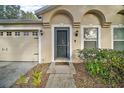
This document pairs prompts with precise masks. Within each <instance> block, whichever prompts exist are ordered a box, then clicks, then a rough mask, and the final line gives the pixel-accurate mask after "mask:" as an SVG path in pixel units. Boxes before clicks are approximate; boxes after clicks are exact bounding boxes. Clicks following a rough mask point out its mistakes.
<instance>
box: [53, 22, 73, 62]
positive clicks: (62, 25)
mask: <svg viewBox="0 0 124 93" xmlns="http://www.w3.org/2000/svg"><path fill="white" fill-rule="evenodd" d="M55 27H69V29H70V59H69V62H72V25H70V24H69V25H68V24H66V25H65V24H54V25H52V29H51V33H52V39H51V42H52V58H51V60H52V62H55V60H54V28H55Z"/></svg>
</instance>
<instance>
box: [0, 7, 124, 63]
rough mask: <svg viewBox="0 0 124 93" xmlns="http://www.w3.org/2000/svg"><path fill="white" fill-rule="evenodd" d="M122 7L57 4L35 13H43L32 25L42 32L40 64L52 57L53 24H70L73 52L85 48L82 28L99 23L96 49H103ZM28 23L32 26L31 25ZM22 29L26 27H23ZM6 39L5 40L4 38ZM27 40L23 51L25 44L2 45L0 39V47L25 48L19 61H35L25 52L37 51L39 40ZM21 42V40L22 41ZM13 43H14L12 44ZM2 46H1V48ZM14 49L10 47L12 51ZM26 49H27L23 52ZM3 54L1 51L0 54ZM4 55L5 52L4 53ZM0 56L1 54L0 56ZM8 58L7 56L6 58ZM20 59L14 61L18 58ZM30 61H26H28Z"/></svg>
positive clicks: (108, 43) (123, 20)
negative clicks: (47, 9) (38, 22)
mask: <svg viewBox="0 0 124 93" xmlns="http://www.w3.org/2000/svg"><path fill="white" fill-rule="evenodd" d="M121 10H123V11H124V6H121V5H103V6H102V5H91V6H89V5H61V6H58V7H56V8H54V9H51V10H49V11H46V12H42V13H40V11H39V13H38V15H37V16H42V24H40V25H34V28H35V27H36V26H37V27H39V28H40V29H42V31H43V35H42V36H41V40H40V42H41V51H39V52H41V56H40V57H39V56H38V55H37V56H38V57H39V58H40V59H41V62H42V63H49V62H52V61H53V60H52V59H53V53H52V50H53V46H52V44H53V41H52V38H53V36H52V32H53V29H52V28H53V26H54V25H60V26H61V27H62V26H63V27H64V26H65V25H69V26H70V29H71V30H70V31H71V33H72V34H71V35H70V36H71V43H72V45H71V46H70V47H71V48H70V49H72V54H73V52H74V51H75V50H76V49H82V46H83V47H84V43H82V42H83V40H82V39H83V38H82V33H83V27H85V26H88V27H94V26H98V27H99V28H100V30H98V31H99V33H100V34H99V45H100V47H99V48H102V49H104V48H105V49H112V47H113V45H112V42H113V41H112V31H111V30H112V29H113V28H112V26H113V25H124V15H123V13H119V12H120V11H121ZM30 26H31V25H30ZM21 27H26V26H25V25H21ZM24 29H25V28H24ZM76 31H77V33H78V36H75V33H76ZM2 38H3V37H0V40H2ZM4 38H6V39H7V38H8V40H7V42H15V43H14V44H19V43H22V44H24V43H25V44H27V42H26V41H24V38H23V37H21V39H20V40H21V41H18V40H13V39H11V41H9V40H10V39H9V37H4ZM4 40H5V39H4ZM28 40H29V41H30V44H29V45H28V46H27V47H30V48H28V49H29V50H31V51H30V52H28V50H25V49H26V48H27V47H24V48H23V49H22V50H20V49H16V48H14V47H17V46H16V45H15V46H10V45H6V44H3V42H6V41H0V43H1V44H3V46H2V47H4V46H8V47H12V48H14V49H15V51H23V50H25V53H24V57H23V58H21V60H22V61H23V60H27V59H26V58H28V57H29V59H30V60H31V61H34V60H35V61H38V59H36V57H35V58H34V59H32V58H33V57H34V55H30V56H29V55H28V56H27V54H28V53H29V54H32V53H34V52H36V51H38V49H39V48H38V45H37V44H39V43H38V41H36V40H35V41H34V39H33V38H29V39H27V41H28ZM23 41H24V42H23ZM12 45H13V44H12ZM2 47H1V48H2ZM12 51H13V50H12ZM26 51H27V52H26ZM1 55H3V53H1ZM4 55H6V54H4ZM13 56H14V57H13V59H14V60H16V58H17V56H18V55H16V54H15V55H13ZM0 57H1V56H0ZM71 58H72V60H71V62H76V61H75V59H74V58H73V55H71ZM3 59H6V57H3ZM8 60H10V59H8ZM19 60H20V59H18V60H16V61H19ZM30 60H29V61H30Z"/></svg>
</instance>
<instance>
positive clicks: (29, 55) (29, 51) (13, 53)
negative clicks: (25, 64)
mask: <svg viewBox="0 0 124 93" xmlns="http://www.w3.org/2000/svg"><path fill="white" fill-rule="evenodd" d="M5 33H6V32H4V36H0V61H38V55H37V54H38V39H35V37H37V36H33V35H32V32H29V33H30V34H29V36H24V34H23V33H24V32H23V31H22V32H20V36H15V34H14V33H15V32H14V31H13V32H12V36H6V34H5Z"/></svg>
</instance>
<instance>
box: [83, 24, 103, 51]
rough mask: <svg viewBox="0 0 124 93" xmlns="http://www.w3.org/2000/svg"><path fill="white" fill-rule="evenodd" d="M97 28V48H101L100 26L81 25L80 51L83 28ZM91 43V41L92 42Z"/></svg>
mask: <svg viewBox="0 0 124 93" xmlns="http://www.w3.org/2000/svg"><path fill="white" fill-rule="evenodd" d="M91 27H95V28H98V48H101V26H100V25H92V24H91V25H81V49H84V41H85V40H84V28H91ZM92 41H93V40H92Z"/></svg>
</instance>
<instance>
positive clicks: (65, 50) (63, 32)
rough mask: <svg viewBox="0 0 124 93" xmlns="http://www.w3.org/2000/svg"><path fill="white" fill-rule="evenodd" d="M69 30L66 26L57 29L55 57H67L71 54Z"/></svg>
mask: <svg viewBox="0 0 124 93" xmlns="http://www.w3.org/2000/svg"><path fill="white" fill-rule="evenodd" d="M69 40H70V39H69V31H68V29H67V28H66V29H65V28H58V29H56V30H55V50H54V51H55V58H57V57H62V58H67V57H69V56H70V52H69V51H70V47H69V46H70V45H69Z"/></svg>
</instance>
